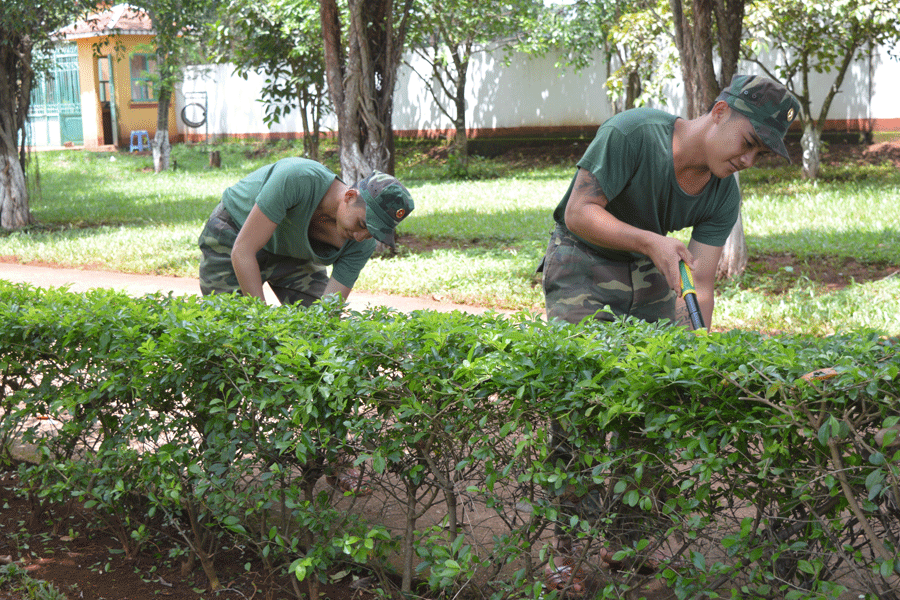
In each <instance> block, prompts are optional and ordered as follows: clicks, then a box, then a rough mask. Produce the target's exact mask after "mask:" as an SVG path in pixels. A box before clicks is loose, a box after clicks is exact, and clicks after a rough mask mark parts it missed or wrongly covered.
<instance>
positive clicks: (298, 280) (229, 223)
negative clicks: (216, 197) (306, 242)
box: [198, 202, 328, 306]
mask: <svg viewBox="0 0 900 600" xmlns="http://www.w3.org/2000/svg"><path fill="white" fill-rule="evenodd" d="M239 231H240V228H239V227H238V226H237V223H235V222H234V219H232V218H231V215H229V214H228V211H227V210H225V206H224V205H223V204H222V203H221V202H219V204H218V206H216V208H215V210H213V212H212V215H210V217H209V220H208V221H207V222H206V226H205V227H204V228H203V231H202V232H201V233H200V239H199V240H198V243H199V244H200V250H201V252H202V253H203V257H202V258H201V259H200V291H201V292H202V293H203V295H204V296H206V295H208V294H230V293H234V292H237V293H240V292H241V286H240V284H239V283H238V280H237V275H235V273H234V267H233V266H232V264H231V249H232V248H233V247H234V241H235V239H237V235H238V232H239ZM256 261H257V263H259V271H260V274H261V275H262V280H263V283H268V284H269V287H271V288H272V291H273V292H275V295H276V296H277V297H278V300H279V301H280V302H281V303H282V304H301V305H303V306H309V305H311V304H312V303H313V302H315V301H316V300H318V299H320V298H321V297H322V294H323V293H324V292H325V286H326V285H327V284H328V272H327V271H326V270H325V267H323V266H322V265H318V264H316V263H314V262H312V261H309V260H301V259H298V258H292V257H289V256H278V255H277V254H272V253H271V252H268V251H266V250H265V249H263V250H260V251H259V252H257V253H256Z"/></svg>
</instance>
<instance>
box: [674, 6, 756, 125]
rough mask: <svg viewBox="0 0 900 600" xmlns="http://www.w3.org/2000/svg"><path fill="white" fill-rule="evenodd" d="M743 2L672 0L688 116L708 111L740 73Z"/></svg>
mask: <svg viewBox="0 0 900 600" xmlns="http://www.w3.org/2000/svg"><path fill="white" fill-rule="evenodd" d="M744 2H745V0H692V2H691V4H690V5H686V4H685V3H684V2H683V0H670V5H671V9H672V16H673V17H674V24H675V45H676V47H677V48H678V54H679V56H680V57H681V79H682V82H683V83H684V91H685V97H686V100H687V115H688V118H689V119H693V118H696V117H699V116H700V115H702V114H703V113H705V112H706V111H707V110H708V109H709V106H710V104H712V102H713V100H715V98H716V96H718V95H719V92H720V91H721V90H722V88H724V87H725V86H727V85H728V83H729V82H730V81H731V77H732V76H733V75H734V74H735V73H736V72H737V63H738V57H739V56H740V44H741V34H742V31H743V20H744ZM716 50H718V55H717V54H716ZM716 62H718V63H719V65H720V68H719V75H718V76H717V75H716V69H715V63H716Z"/></svg>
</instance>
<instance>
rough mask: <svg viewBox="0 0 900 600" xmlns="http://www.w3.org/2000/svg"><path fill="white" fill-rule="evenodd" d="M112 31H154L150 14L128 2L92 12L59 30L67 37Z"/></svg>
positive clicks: (122, 32) (136, 33) (127, 32)
mask: <svg viewBox="0 0 900 600" xmlns="http://www.w3.org/2000/svg"><path fill="white" fill-rule="evenodd" d="M112 33H118V34H119V35H122V34H132V35H147V34H152V33H154V31H153V23H152V22H151V21H150V16H149V15H148V14H147V13H146V12H145V11H143V10H141V9H139V8H136V7H134V6H130V5H128V4H117V5H116V6H113V7H112V8H110V9H107V10H104V11H101V12H96V13H92V14H90V15H88V16H87V18H85V19H84V20H81V21H78V22H76V23H74V24H72V25H69V26H68V27H65V28H63V29H61V30H60V31H59V34H60V35H61V36H64V37H66V38H67V39H76V38H85V37H99V36H103V35H110V34H112Z"/></svg>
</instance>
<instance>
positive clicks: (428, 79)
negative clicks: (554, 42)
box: [407, 0, 542, 169]
mask: <svg viewBox="0 0 900 600" xmlns="http://www.w3.org/2000/svg"><path fill="white" fill-rule="evenodd" d="M541 6H542V4H541V3H540V2H538V1H536V0H428V1H422V2H419V3H417V14H416V17H417V18H416V27H414V28H412V29H411V31H410V35H409V47H410V50H411V53H412V55H413V56H417V57H418V58H420V59H421V60H422V61H424V62H425V64H426V65H428V67H429V72H428V73H425V74H423V73H419V72H418V71H417V70H416V69H415V65H414V63H413V62H412V61H408V62H407V64H408V65H409V66H410V67H411V68H412V69H413V71H414V72H415V73H416V74H418V75H419V77H420V78H421V79H422V81H423V82H425V87H426V88H427V89H428V91H429V92H430V93H431V95H432V97H433V98H434V101H435V103H436V104H437V106H438V109H439V110H440V111H441V112H442V113H443V114H444V115H446V116H447V118H448V119H450V122H451V123H453V127H454V130H455V136H454V141H453V144H452V145H451V153H452V154H454V155H455V156H456V157H457V160H458V163H459V166H460V167H461V168H462V169H465V167H466V163H467V159H468V155H469V150H468V137H467V135H466V83H467V78H468V72H469V62H470V61H471V59H472V57H473V56H474V54H475V53H477V52H497V51H503V52H504V53H505V54H506V58H507V60H508V58H509V54H510V53H511V52H512V50H513V48H514V46H515V44H516V43H517V42H519V41H520V38H521V37H522V36H523V35H524V33H525V31H526V25H525V24H526V23H533V22H534V20H535V15H536V14H537V12H538V10H539V8H540V7H541Z"/></svg>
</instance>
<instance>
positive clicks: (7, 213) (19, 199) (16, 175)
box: [0, 148, 31, 229]
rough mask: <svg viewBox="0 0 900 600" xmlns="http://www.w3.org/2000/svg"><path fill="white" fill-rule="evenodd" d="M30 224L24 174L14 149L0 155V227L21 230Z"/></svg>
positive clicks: (8, 149)
mask: <svg viewBox="0 0 900 600" xmlns="http://www.w3.org/2000/svg"><path fill="white" fill-rule="evenodd" d="M30 222H31V211H30V210H29V208H28V188H27V186H26V185H25V173H24V172H23V171H22V164H21V163H20V162H19V155H18V153H17V152H16V150H15V148H7V149H6V151H5V152H3V153H2V154H0V227H2V228H3V229H21V228H22V227H25V226H26V225H28V224H29V223H30Z"/></svg>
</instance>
